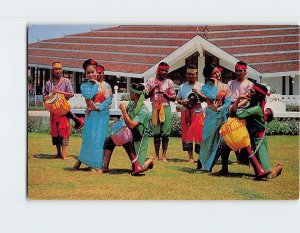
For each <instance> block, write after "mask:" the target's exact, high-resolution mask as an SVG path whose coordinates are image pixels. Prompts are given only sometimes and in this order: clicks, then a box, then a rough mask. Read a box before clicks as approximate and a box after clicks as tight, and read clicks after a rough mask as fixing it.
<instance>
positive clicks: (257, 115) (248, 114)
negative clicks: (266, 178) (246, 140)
mask: <svg viewBox="0 0 300 233" xmlns="http://www.w3.org/2000/svg"><path fill="white" fill-rule="evenodd" d="M236 116H237V117H238V118H242V119H245V120H246V122H247V124H246V126H247V129H248V132H249V135H250V139H251V145H252V150H253V151H255V150H256V148H257V147H258V145H259V144H260V143H261V144H260V146H259V148H258V150H257V152H256V154H255V156H256V157H257V159H258V160H259V162H260V163H261V165H262V166H263V168H264V169H266V170H267V171H271V166H270V162H269V155H268V142H267V137H266V136H263V137H262V136H260V137H258V136H257V135H258V134H260V135H264V134H265V120H264V114H263V112H262V109H261V107H260V106H254V107H250V108H247V109H242V110H239V111H237V113H236Z"/></svg>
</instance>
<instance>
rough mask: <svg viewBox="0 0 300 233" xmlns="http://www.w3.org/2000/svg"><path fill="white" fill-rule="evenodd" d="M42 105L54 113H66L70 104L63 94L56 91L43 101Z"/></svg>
mask: <svg viewBox="0 0 300 233" xmlns="http://www.w3.org/2000/svg"><path fill="white" fill-rule="evenodd" d="M44 107H45V108H46V109H48V110H49V111H50V112H53V113H54V114H57V115H60V116H63V115H66V114H67V113H68V112H69V111H70V109H71V106H70V104H69V102H68V101H67V100H66V98H65V96H64V95H63V94H59V93H56V94H54V95H52V96H51V97H50V99H48V100H46V101H45V102H44Z"/></svg>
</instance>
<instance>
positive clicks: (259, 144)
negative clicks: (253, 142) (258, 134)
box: [254, 132, 266, 154]
mask: <svg viewBox="0 0 300 233" xmlns="http://www.w3.org/2000/svg"><path fill="white" fill-rule="evenodd" d="M265 136H266V133H265V132H264V134H263V137H262V138H261V139H260V141H259V143H258V145H257V147H256V149H255V151H254V154H256V152H257V151H258V149H259V147H260V146H261V144H262V142H263V140H264V138H265Z"/></svg>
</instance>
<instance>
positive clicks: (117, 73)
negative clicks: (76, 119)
mask: <svg viewBox="0 0 300 233" xmlns="http://www.w3.org/2000/svg"><path fill="white" fill-rule="evenodd" d="M28 66H29V67H39V68H44V69H51V66H49V65H41V64H28ZM63 70H65V71H74V72H80V73H82V72H83V70H82V69H80V68H73V67H67V66H64V67H63ZM105 75H113V76H119V77H121V76H123V77H132V78H143V75H142V74H135V73H124V72H114V71H109V70H106V71H105Z"/></svg>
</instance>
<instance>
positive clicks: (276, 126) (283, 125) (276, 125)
mask: <svg viewBox="0 0 300 233" xmlns="http://www.w3.org/2000/svg"><path fill="white" fill-rule="evenodd" d="M71 124H72V125H73V122H72V121H71ZM180 125H181V123H180V117H178V116H177V115H176V114H173V115H172V129H171V136H172V137H180V136H181V129H180ZM71 129H72V130H71V134H72V135H80V134H81V130H75V129H74V128H73V127H71ZM266 129H267V130H266V132H267V135H299V120H295V119H284V120H278V119H275V120H273V121H272V122H270V123H267V125H266ZM28 132H39V133H49V132H50V128H49V124H43V123H42V121H41V120H36V119H34V118H28ZM148 134H149V135H150V136H153V130H152V125H151V124H150V127H149V129H148Z"/></svg>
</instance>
